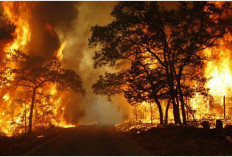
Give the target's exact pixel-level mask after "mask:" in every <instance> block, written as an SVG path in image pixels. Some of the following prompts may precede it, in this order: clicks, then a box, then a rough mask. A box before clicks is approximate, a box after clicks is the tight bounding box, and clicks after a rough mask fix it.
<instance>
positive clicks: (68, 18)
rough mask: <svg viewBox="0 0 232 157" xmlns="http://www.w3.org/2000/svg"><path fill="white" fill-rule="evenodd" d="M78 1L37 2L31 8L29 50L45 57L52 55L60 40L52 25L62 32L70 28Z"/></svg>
mask: <svg viewBox="0 0 232 157" xmlns="http://www.w3.org/2000/svg"><path fill="white" fill-rule="evenodd" d="M77 3H78V2H39V3H35V5H33V6H32V9H31V18H30V29H31V41H30V44H29V52H30V53H31V54H32V55H40V56H43V57H45V58H50V57H51V56H53V54H54V52H55V51H56V50H57V49H58V48H59V46H60V40H59V39H58V36H57V33H56V32H55V30H54V27H57V26H59V29H61V31H62V32H68V31H69V30H71V29H72V23H71V22H72V21H73V20H74V19H76V18H77V16H78V10H77V9H76V8H75V6H76V5H78V4H77Z"/></svg>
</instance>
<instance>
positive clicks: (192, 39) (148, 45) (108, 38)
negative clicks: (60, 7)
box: [89, 2, 231, 125]
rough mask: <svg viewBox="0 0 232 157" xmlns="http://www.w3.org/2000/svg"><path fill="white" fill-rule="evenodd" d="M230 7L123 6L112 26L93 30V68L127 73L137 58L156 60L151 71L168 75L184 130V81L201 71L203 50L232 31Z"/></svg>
mask: <svg viewBox="0 0 232 157" xmlns="http://www.w3.org/2000/svg"><path fill="white" fill-rule="evenodd" d="M229 6H230V4H229V3H225V4H224V5H222V6H221V7H220V8H219V7H217V6H216V5H215V4H214V3H207V2H181V3H179V5H178V6H177V8H175V9H171V10H166V9H165V8H161V7H160V6H159V4H158V3H157V2H119V3H118V4H117V5H116V6H115V7H114V10H113V12H112V13H111V15H112V16H113V17H115V20H114V21H113V22H112V23H110V24H108V25H106V26H97V25H96V26H94V27H92V36H91V38H90V39H89V45H90V47H98V50H97V51H96V52H95V57H94V61H95V63H94V66H95V68H98V67H101V66H107V65H108V66H111V67H121V68H124V69H125V68H126V67H128V66H129V67H130V65H131V64H132V62H133V61H135V60H136V59H137V58H136V57H135V56H136V55H137V54H138V53H139V54H140V56H145V57H148V58H151V57H152V58H153V60H152V62H150V64H151V65H153V68H154V69H156V68H159V69H162V71H164V72H165V78H166V82H167V85H168V88H169V92H168V93H169V96H170V99H171V103H172V105H173V115H174V120H175V123H176V124H181V119H180V112H179V106H181V111H182V112H181V113H182V119H183V124H184V125H186V123H187V122H186V113H185V106H186V104H185V102H184V94H183V90H185V89H187V88H185V87H184V86H188V85H187V84H185V82H184V79H186V78H184V77H183V76H184V75H185V73H187V71H190V70H192V71H193V70H194V68H196V67H201V65H202V64H203V61H204V60H205V57H204V54H202V50H204V49H206V48H208V47H212V46H214V45H215V41H216V40H217V39H219V38H221V37H223V35H224V34H226V33H227V32H229V31H230V30H231V28H230V21H231V16H224V15H223V16H222V14H223V10H224V9H225V8H229ZM128 62H129V63H128ZM187 76H188V75H185V77H187ZM196 81H201V80H196ZM189 87H190V86H189ZM189 87H188V88H189ZM153 100H155V97H153Z"/></svg>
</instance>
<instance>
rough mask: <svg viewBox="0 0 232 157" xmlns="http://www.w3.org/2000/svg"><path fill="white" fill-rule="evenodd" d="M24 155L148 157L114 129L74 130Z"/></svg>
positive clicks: (85, 127)
mask: <svg viewBox="0 0 232 157" xmlns="http://www.w3.org/2000/svg"><path fill="white" fill-rule="evenodd" d="M23 155H36V156H40V155H46V156H49V155H56V156H60V155H61V156H62V155H75V156H80V155H102V156H106V155H116V156H118V155H133V156H137V155H148V154H147V152H146V151H145V150H143V149H141V148H140V147H138V146H137V145H135V144H134V143H132V142H131V141H129V140H128V139H127V138H126V137H125V136H124V135H122V134H120V133H118V132H116V131H115V130H114V128H113V127H100V126H99V127H97V126H92V127H90V126H88V127H87V126H83V127H78V128H73V129H71V130H69V131H67V132H65V133H63V134H61V135H59V136H58V137H56V138H54V139H52V140H50V141H48V142H46V143H45V144H43V145H41V146H38V147H37V148H35V149H34V150H32V151H30V152H27V153H25V154H23Z"/></svg>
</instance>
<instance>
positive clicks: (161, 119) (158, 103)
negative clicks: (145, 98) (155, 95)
mask: <svg viewBox="0 0 232 157" xmlns="http://www.w3.org/2000/svg"><path fill="white" fill-rule="evenodd" d="M155 103H156V104H157V106H158V109H159V117H160V124H164V120H163V110H162V107H161V104H160V102H159V100H158V99H155Z"/></svg>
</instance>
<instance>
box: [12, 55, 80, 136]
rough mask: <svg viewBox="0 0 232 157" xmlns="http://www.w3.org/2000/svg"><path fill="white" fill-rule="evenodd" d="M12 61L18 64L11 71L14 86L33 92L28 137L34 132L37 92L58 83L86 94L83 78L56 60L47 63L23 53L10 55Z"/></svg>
mask: <svg viewBox="0 0 232 157" xmlns="http://www.w3.org/2000/svg"><path fill="white" fill-rule="evenodd" d="M9 55H11V57H10V58H11V61H13V62H17V66H16V67H17V68H15V69H11V71H12V73H13V74H14V75H15V78H14V82H13V83H14V84H15V85H17V86H23V87H26V88H29V89H30V90H31V91H32V94H31V103H30V115H29V130H28V135H29V136H30V135H31V132H32V118H33V111H34V104H35V99H36V94H37V90H38V89H39V88H43V86H45V85H48V83H56V84H58V85H59V87H60V88H62V89H72V90H73V91H74V92H77V93H78V92H81V93H84V90H83V89H82V81H81V78H80V77H79V76H78V75H77V74H76V73H75V72H74V71H72V70H66V69H63V68H62V66H61V63H60V62H59V61H58V60H57V59H56V58H54V59H52V60H50V61H48V62H45V61H44V60H43V58H41V57H31V56H28V55H26V54H24V53H23V52H21V51H15V53H10V54H9Z"/></svg>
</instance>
